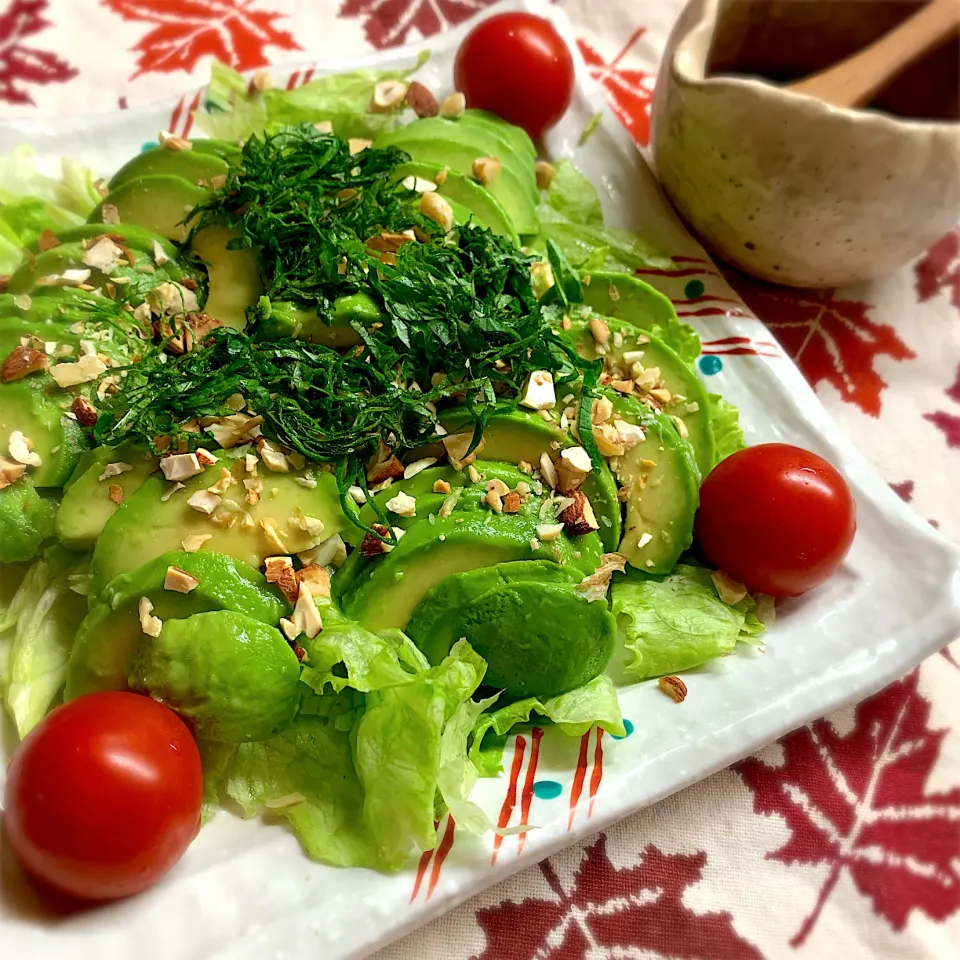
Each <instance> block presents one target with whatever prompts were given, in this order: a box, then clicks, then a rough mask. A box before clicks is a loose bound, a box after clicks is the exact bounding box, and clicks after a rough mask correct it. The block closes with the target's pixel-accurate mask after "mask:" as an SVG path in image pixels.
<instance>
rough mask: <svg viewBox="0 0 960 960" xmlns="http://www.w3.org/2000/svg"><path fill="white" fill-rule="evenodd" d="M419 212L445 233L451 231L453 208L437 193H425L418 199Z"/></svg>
mask: <svg viewBox="0 0 960 960" xmlns="http://www.w3.org/2000/svg"><path fill="white" fill-rule="evenodd" d="M420 212H421V213H422V214H423V215H424V216H425V217H428V218H429V219H430V220H433V221H434V222H435V223H439V224H440V226H441V227H443V229H444V230H445V231H447V232H449V231H450V230H452V229H453V207H451V206H450V204H449V203H448V202H447V201H446V199H445V198H444V197H441V196H440V194H439V193H425V194H424V195H423V196H422V197H421V198H420Z"/></svg>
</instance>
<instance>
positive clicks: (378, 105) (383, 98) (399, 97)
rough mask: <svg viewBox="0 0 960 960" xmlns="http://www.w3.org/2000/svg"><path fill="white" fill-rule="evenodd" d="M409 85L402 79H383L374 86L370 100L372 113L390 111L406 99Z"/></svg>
mask: <svg viewBox="0 0 960 960" xmlns="http://www.w3.org/2000/svg"><path fill="white" fill-rule="evenodd" d="M406 96H407V85H406V84H405V83H404V82H403V81H402V80H381V81H380V82H379V83H378V84H377V85H376V86H375V87H374V88H373V97H372V99H371V100H370V112H371V113H390V111H392V110H396V109H397V108H398V107H399V106H400V105H401V104H402V103H403V102H404V100H405V99H406Z"/></svg>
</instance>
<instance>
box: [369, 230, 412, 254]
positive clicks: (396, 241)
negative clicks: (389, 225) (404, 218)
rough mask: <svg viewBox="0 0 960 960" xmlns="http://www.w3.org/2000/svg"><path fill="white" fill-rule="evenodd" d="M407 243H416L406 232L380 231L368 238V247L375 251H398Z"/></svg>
mask: <svg viewBox="0 0 960 960" xmlns="http://www.w3.org/2000/svg"><path fill="white" fill-rule="evenodd" d="M405 243H416V240H414V239H413V238H411V237H408V236H407V235H406V234H405V233H380V234H378V235H377V236H375V237H370V239H369V240H367V249H368V250H372V251H373V252H374V253H396V252H397V250H399V249H400V248H401V247H402V246H403V245H404V244H405Z"/></svg>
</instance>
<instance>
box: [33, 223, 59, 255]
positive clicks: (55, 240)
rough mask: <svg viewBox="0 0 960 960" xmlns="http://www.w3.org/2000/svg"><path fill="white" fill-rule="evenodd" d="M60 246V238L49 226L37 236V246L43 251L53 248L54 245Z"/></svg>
mask: <svg viewBox="0 0 960 960" xmlns="http://www.w3.org/2000/svg"><path fill="white" fill-rule="evenodd" d="M59 246H60V238H59V237H58V236H57V235H56V234H55V233H54V232H53V231H52V230H50V229H49V228H48V229H46V230H44V231H43V232H42V233H41V234H40V236H39V237H37V247H39V249H40V251H41V252H44V253H45V252H46V251H47V250H52V249H53V248H54V247H59Z"/></svg>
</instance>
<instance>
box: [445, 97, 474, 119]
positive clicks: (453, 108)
mask: <svg viewBox="0 0 960 960" xmlns="http://www.w3.org/2000/svg"><path fill="white" fill-rule="evenodd" d="M466 109H467V98H466V97H465V96H464V95H463V94H462V93H461V92H460V91H459V90H457V91H455V92H454V93H451V94H450V95H449V96H447V97H445V98H444V100H443V104H442V105H441V107H440V116H442V117H446V118H447V119H448V120H459V119H460V117H462V116H463V114H464V113H465V111H466Z"/></svg>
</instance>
